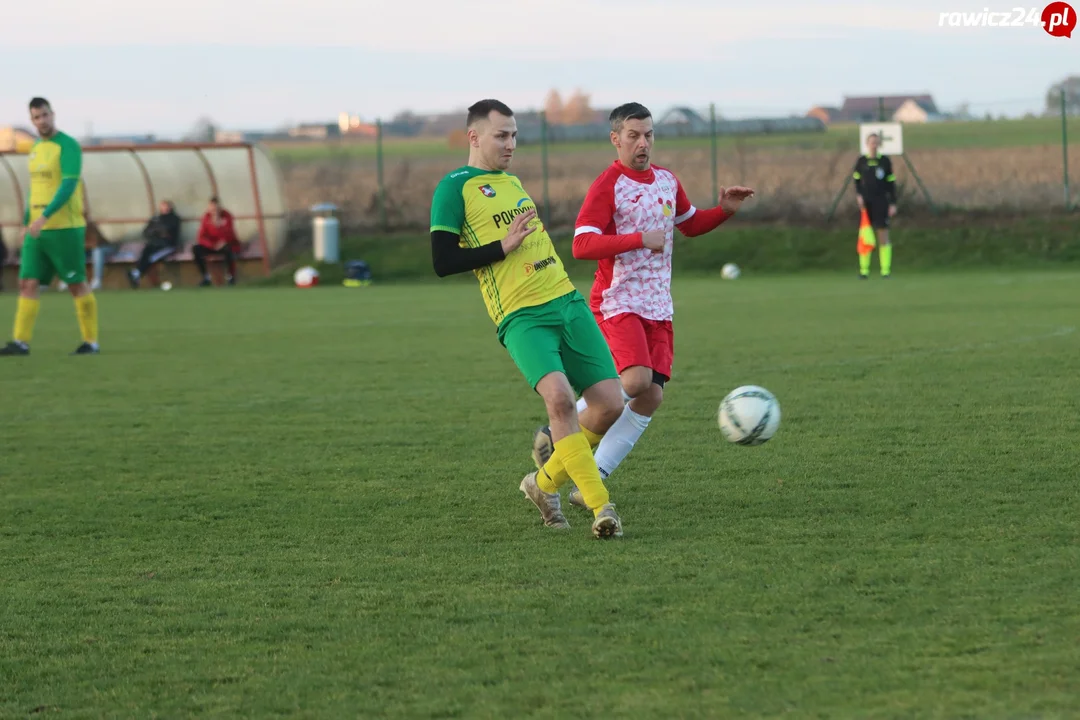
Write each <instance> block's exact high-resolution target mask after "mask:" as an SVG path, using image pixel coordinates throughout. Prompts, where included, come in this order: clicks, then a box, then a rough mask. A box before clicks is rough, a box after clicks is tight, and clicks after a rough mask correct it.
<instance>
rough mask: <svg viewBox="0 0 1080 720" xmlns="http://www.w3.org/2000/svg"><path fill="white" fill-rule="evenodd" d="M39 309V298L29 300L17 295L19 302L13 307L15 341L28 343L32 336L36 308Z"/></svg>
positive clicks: (35, 320)
mask: <svg viewBox="0 0 1080 720" xmlns="http://www.w3.org/2000/svg"><path fill="white" fill-rule="evenodd" d="M40 309H41V301H40V300H31V299H30V298H24V297H22V296H19V303H18V305H16V307H15V336H14V338H12V339H13V340H15V341H16V342H21V343H26V344H28V345H29V344H30V340H31V339H33V337H34V323H36V322H37V316H38V310H40Z"/></svg>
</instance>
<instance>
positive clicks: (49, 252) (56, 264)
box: [0, 98, 99, 355]
mask: <svg viewBox="0 0 1080 720" xmlns="http://www.w3.org/2000/svg"><path fill="white" fill-rule="evenodd" d="M30 120H31V122H33V123H34V127H35V128H36V129H37V131H38V136H39V138H40V139H39V140H38V141H37V142H35V143H34V146H33V147H32V148H31V149H30V155H29V158H28V162H29V165H30V197H29V200H28V201H27V204H26V212H25V214H24V216H23V224H24V225H25V226H26V231H25V233H26V234H25V237H24V239H23V246H22V253H21V255H20V258H19V302H18V306H17V308H16V310H15V336H14V338H13V339H12V341H11V342H9V343H8V344H7V345H6V346H4V347H3V348H0V355H29V354H30V340H31V339H32V338H33V335H34V324H35V322H36V321H37V315H38V309H39V308H40V305H41V301H40V300H39V297H40V293H41V286H42V285H48V284H49V283H51V282H52V281H53V278H54V277H57V276H59V278H60V280H62V281H63V282H65V283H67V286H68V289H69V290H70V292H71V296H72V297H73V298H75V314H76V316H77V317H78V320H79V329H80V330H81V331H82V338H83V342H82V344H81V345H79V347H78V348H77V349H76V350H75V352H74V353H72V354H73V355H95V354H97V353H98V351H99V350H98V337H97V334H98V319H97V300H96V299H95V298H94V294H93V293H92V292H91V291H90V286H89V285H88V284H87V283H86V218H84V217H83V198H82V181H81V177H80V176H81V175H82V148H80V147H79V143H78V142H76V141H75V139H74V138H72V137H71V136H70V135H66V134H65V133H62V132H60V131H58V130H57V129H56V124H55V121H54V115H53V111H52V107H51V106H50V105H49V101H48V100H46V99H45V98H34V99H33V100H31V101H30Z"/></svg>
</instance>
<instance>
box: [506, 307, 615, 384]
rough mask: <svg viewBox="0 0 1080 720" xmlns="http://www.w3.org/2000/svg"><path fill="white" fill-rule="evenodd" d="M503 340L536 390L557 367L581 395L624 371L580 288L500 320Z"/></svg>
mask: <svg viewBox="0 0 1080 720" xmlns="http://www.w3.org/2000/svg"><path fill="white" fill-rule="evenodd" d="M499 342H501V343H502V345H503V347H505V348H506V349H507V350H508V351H509V352H510V357H511V358H513V360H514V363H515V364H516V365H517V366H518V369H519V370H521V374H522V375H524V376H525V379H526V380H527V381H528V382H529V386H530V387H531V388H532V389H533V390H535V389H536V386H537V384H538V383H539V382H540V380H541V379H542V378H543V377H544V376H545V375H547V374H549V373H553V372H561V373H563V374H564V375H566V377H567V379H568V380H569V381H570V385H571V387H573V388H574V391H575V392H577V393H578V394H579V395H580V394H581V393H583V392H584V391H585V390H586V389H588V388H590V387H592V386H593V385H595V384H596V383H598V382H601V381H603V380H610V379H614V378H618V377H619V373H617V372H616V371H615V361H614V360H612V358H611V350H609V349H608V345H607V341H606V340H604V336H603V335H602V334H601V333H600V328H599V326H597V324H596V319H595V318H594V317H593V314H592V312H591V311H590V310H589V306H588V304H586V302H585V298H583V297H581V293H579V292H578V291H577V290H574V291H573V292H570V293H567V294H566V295H563V296H562V297H559V298H556V299H554V300H551V301H549V302H546V303H544V304H543V305H537V306H536V307H529V308H522V309H521V310H516V311H514V312H513V313H511V314H510V315H508V316H507V317H506V319H505V320H503V322H502V324H500V325H499Z"/></svg>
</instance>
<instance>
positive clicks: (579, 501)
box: [568, 485, 589, 510]
mask: <svg viewBox="0 0 1080 720" xmlns="http://www.w3.org/2000/svg"><path fill="white" fill-rule="evenodd" d="M568 497H569V498H570V504H571V505H577V506H578V507H579V508H581V509H582V510H588V509H589V506H588V505H586V504H585V498H583V497H581V491H580V490H578V489H577V485H571V486H570V494H569V496H568Z"/></svg>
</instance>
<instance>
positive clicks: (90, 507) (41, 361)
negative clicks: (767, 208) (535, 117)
mask: <svg viewBox="0 0 1080 720" xmlns="http://www.w3.org/2000/svg"><path fill="white" fill-rule="evenodd" d="M897 270H898V275H897V276H896V277H895V278H893V279H892V280H891V281H889V282H887V283H886V282H882V281H880V280H879V279H877V278H876V277H875V278H874V279H873V280H872V281H870V282H859V281H857V280H855V279H854V278H853V277H852V276H851V274H850V273H844V274H831V273H825V274H813V275H802V276H797V277H787V278H782V277H775V278H762V277H758V276H756V275H755V274H753V273H749V274H748V275H747V276H746V277H744V279H742V280H740V281H738V282H734V283H727V282H721V281H718V280H715V279H700V278H698V279H690V278H685V277H680V278H676V282H675V291H676V312H677V316H676V328H677V329H676V369H675V378H674V380H673V382H672V383H671V384H670V385H669V386H668V393H667V401H666V404H665V405H664V407H663V408H662V409H661V410H660V413H659V414H658V416H657V417H656V419H655V421H654V422H653V424H652V425H651V426H650V428H649V430H648V431H647V432H646V434H645V435H644V437H643V438H642V440H641V441H640V443H639V444H638V446H637V447H636V448H635V449H634V451H633V452H632V453H631V455H630V456H629V458H628V459H627V460H626V462H625V463H624V465H623V466H622V467H621V468H619V470H618V472H617V473H616V475H615V476H614V477H613V478H612V480H611V482H610V487H611V490H612V494H613V499H614V500H615V501H616V502H617V503H618V506H619V509H620V512H621V514H622V516H623V519H624V522H625V528H626V537H625V538H623V539H622V540H621V541H613V542H605V543H601V542H597V541H595V540H593V539H592V538H591V536H590V535H589V533H588V520H587V518H586V517H584V516H582V515H581V514H580V513H579V512H578V511H576V509H575V508H569V510H571V511H573V512H572V513H571V514H569V518H570V520H571V523H572V525H573V529H572V530H570V531H569V532H566V533H558V532H554V531H548V530H545V529H544V528H542V527H541V526H540V524H539V522H538V521H539V516H538V514H537V513H536V512H535V510H534V509H533V508H532V507H531V506H530V505H529V504H528V503H527V502H526V501H525V500H524V499H523V498H522V496H521V494H520V493H519V492H518V490H517V485H518V482H519V480H520V478H521V476H522V475H523V474H524V473H525V472H526V471H528V469H529V467H528V465H529V463H528V458H527V447H528V443H529V439H530V433H531V431H532V429H533V428H534V427H535V426H536V425H538V424H539V423H541V422H542V419H543V417H542V407H541V404H540V402H539V401H538V399H537V398H536V397H535V396H534V395H533V394H532V393H531V392H530V391H529V390H528V388H527V387H525V385H524V382H523V381H522V380H521V378H520V377H519V376H518V375H517V373H516V371H515V369H514V367H513V365H512V364H511V362H510V360H509V359H508V357H507V355H506V354H505V352H504V351H503V350H502V349H501V348H500V347H499V346H498V343H497V342H496V339H495V335H494V332H493V328H492V326H491V324H490V322H489V321H488V320H487V318H486V317H485V315H484V313H483V310H482V306H481V302H480V297H479V292H478V291H477V289H476V287H475V286H474V285H472V284H468V283H445V284H442V285H423V286H416V285H399V286H373V287H370V288H365V289H360V290H345V289H342V288H320V289H316V290H310V291H299V290H295V289H266V290H245V289H243V288H236V289H234V290H209V291H205V292H199V291H196V290H177V291H174V292H172V293H160V292H140V293H132V292H111V293H109V292H106V293H101V294H100V296H99V302H100V310H101V318H102V329H103V330H102V340H103V343H104V353H103V354H102V355H100V356H98V357H77V358H73V357H68V356H67V355H66V353H67V352H68V351H70V350H71V349H72V348H74V346H75V345H76V344H77V340H78V338H77V337H76V333H75V321H74V317H73V310H72V308H71V301H70V299H69V298H66V297H62V296H57V295H56V294H50V295H48V296H46V297H45V298H44V302H43V307H42V312H41V316H40V320H39V326H38V331H37V335H36V339H35V343H34V354H33V355H32V356H31V357H29V358H5V359H3V363H4V365H3V367H2V374H0V397H2V398H3V402H2V403H0V407H2V414H0V438H2V440H0V443H2V445H0V449H2V453H0V497H2V501H0V579H2V582H0V717H27V716H29V715H30V714H31V713H32V712H34V711H35V710H40V711H41V712H40V713H35V716H37V715H44V716H53V715H55V716H56V717H68V718H83V717H182V716H189V715H198V716H203V717H269V716H275V715H289V716H296V717H358V716H365V717H373V716H379V717H402V718H404V717H409V718H417V717H432V718H434V717H439V718H445V717H470V718H471V717H492V718H502V717H585V716H599V715H613V716H625V717H633V718H649V717H661V718H668V717H702V716H709V717H718V716H731V717H746V716H756V717H776V716H781V715H790V716H795V717H821V718H826V717H828V718H838V717H875V718H887V717H889V718H891V717H896V718H911V717H920V718H921V717H978V718H1006V717H1009V718H1012V717H1039V718H1053V717H1068V716H1071V715H1073V714H1074V713H1075V710H1076V687H1077V686H1076V678H1077V677H1080V646H1078V644H1077V638H1078V637H1080V615H1078V614H1077V612H1076V606H1077V599H1078V598H1077V570H1076V569H1077V567H1080V526H1078V524H1077V521H1076V518H1077V516H1078V512H1080V503H1078V499H1077V498H1078V494H1077V489H1076V479H1077V467H1078V466H1080V452H1078V451H1077V449H1076V437H1077V435H1078V434H1080V400H1078V398H1080V375H1078V374H1077V373H1076V371H1075V367H1076V357H1077V355H1078V353H1080V332H1078V331H1077V329H1076V326H1077V325H1078V323H1077V315H1076V292H1075V291H1076V283H1077V280H1078V279H1080V275H1078V274H1076V273H1069V272H1054V271H1047V272H1032V273H1021V272H989V271H980V272H969V273H963V274H959V273H954V274H944V273H939V274H934V275H907V274H905V273H904V272H903V267H902V264H901V261H900V255H899V253H898V255H897ZM13 309H14V300H13V298H12V296H11V295H10V294H8V295H4V296H0V317H9V318H10V316H11V313H12V312H13ZM743 383H758V384H761V385H764V386H765V387H767V388H769V389H770V390H772V391H774V392H775V393H776V394H777V396H778V398H779V400H780V402H781V403H782V406H783V413H784V414H783V422H782V425H781V427H780V431H779V433H778V434H777V436H776V437H775V439H773V440H772V441H771V442H770V443H768V444H766V445H764V446H762V447H758V448H743V447H736V446H733V445H728V444H725V443H724V442H722V440H721V438H720V434H719V430H718V429H717V427H716V420H715V412H716V408H717V405H718V403H719V401H720V399H721V397H722V396H723V395H724V393H726V392H727V391H728V390H730V389H731V388H734V387H735V386H737V385H740V384H743Z"/></svg>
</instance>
